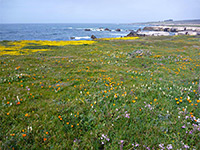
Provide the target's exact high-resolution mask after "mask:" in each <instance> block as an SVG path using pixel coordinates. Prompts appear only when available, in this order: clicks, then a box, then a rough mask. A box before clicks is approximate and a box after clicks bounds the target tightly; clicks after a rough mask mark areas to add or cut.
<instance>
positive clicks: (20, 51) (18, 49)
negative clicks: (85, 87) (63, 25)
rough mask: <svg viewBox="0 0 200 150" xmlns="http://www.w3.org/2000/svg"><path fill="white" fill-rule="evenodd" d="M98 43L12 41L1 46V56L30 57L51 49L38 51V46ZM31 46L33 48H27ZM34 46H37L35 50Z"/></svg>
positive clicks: (84, 41)
mask: <svg viewBox="0 0 200 150" xmlns="http://www.w3.org/2000/svg"><path fill="white" fill-rule="evenodd" d="M94 43H96V41H86V40H81V41H35V40H31V41H28V40H23V41H14V42H12V41H10V42H8V43H7V45H8V46H3V45H0V56H1V55H28V54H30V53H35V52H42V51H48V50H49V49H38V48H37V46H66V45H83V44H94ZM27 46H31V47H33V48H26V47H27ZM34 46H36V47H35V48H34Z"/></svg>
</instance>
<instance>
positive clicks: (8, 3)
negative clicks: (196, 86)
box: [0, 0, 200, 23]
mask: <svg viewBox="0 0 200 150" xmlns="http://www.w3.org/2000/svg"><path fill="white" fill-rule="evenodd" d="M170 18H172V19H174V20H185V19H200V0H0V23H132V22H146V21H160V20H166V19H170Z"/></svg>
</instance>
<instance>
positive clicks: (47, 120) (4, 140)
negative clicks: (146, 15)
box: [0, 36, 200, 150]
mask: <svg viewBox="0 0 200 150" xmlns="http://www.w3.org/2000/svg"><path fill="white" fill-rule="evenodd" d="M0 44H2V45H6V41H2V42H0ZM29 48H30V47H29ZM36 48H37V49H38V48H43V47H40V46H39V45H36ZM45 48H48V49H50V50H49V51H46V52H37V53H32V54H30V55H21V56H20V55H19V56H9V55H3V56H0V93H1V94H0V101H1V102H0V109H1V111H0V120H1V124H0V145H1V149H6V150H7V149H56V150H57V149H77V150H78V149H120V148H121V149H122V148H123V149H147V148H145V147H149V148H150V149H153V148H154V149H161V147H160V146H159V144H164V147H165V148H166V147H170V144H171V146H172V147H173V149H177V148H179V149H180V148H182V149H183V148H184V146H186V145H187V146H189V147H190V148H189V149H200V142H199V138H200V122H199V123H198V121H200V102H199V101H198V100H199V98H200V95H199V94H200V93H198V84H199V74H200V68H199V65H200V37H199V36H197V37H191V36H175V37H142V38H140V39H137V40H135V41H112V42H111V41H98V42H97V43H95V44H93V45H79V46H73V45H71V46H64V47H51V46H45ZM31 49H34V46H32V47H31ZM138 50H142V54H141V53H137V52H138ZM140 55H142V56H140ZM188 97H190V98H189V99H188ZM175 98H177V99H178V100H175ZM18 101H19V102H20V104H19V102H18ZM177 102H179V103H178V104H177ZM198 102H199V103H198ZM17 103H18V104H17ZM186 116H188V118H187V117H186ZM191 116H192V117H191ZM194 117H195V118H194ZM186 118H187V119H186ZM198 118H199V120H198ZM72 125H73V126H72ZM184 125H185V128H182V127H183V126H184ZM191 132H192V134H191ZM103 143H104V144H103ZM183 143H184V144H183ZM132 144H134V145H132ZM136 144H139V146H138V147H137V148H136V146H135V145H136Z"/></svg>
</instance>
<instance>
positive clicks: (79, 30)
mask: <svg viewBox="0 0 200 150" xmlns="http://www.w3.org/2000/svg"><path fill="white" fill-rule="evenodd" d="M145 26H147V25H144V24H143V25H142V24H141V25H139V24H137V25H135V24H132V25H131V24H0V41H2V40H11V41H14V40H55V41H61V40H72V39H71V37H73V38H74V39H73V40H91V38H90V37H91V35H94V36H96V37H97V38H109V37H121V36H126V35H127V34H128V33H130V30H137V29H139V28H141V29H142V28H144V27H145ZM105 28H108V29H110V30H111V31H104V30H103V29H105ZM85 29H90V30H91V31H85ZM116 29H120V30H121V31H120V32H119V31H115V30H116Z"/></svg>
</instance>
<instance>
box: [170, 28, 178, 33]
mask: <svg viewBox="0 0 200 150" xmlns="http://www.w3.org/2000/svg"><path fill="white" fill-rule="evenodd" d="M170 31H171V32H178V30H177V29H176V28H171V30H170Z"/></svg>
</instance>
